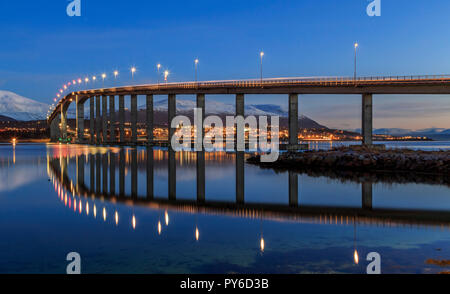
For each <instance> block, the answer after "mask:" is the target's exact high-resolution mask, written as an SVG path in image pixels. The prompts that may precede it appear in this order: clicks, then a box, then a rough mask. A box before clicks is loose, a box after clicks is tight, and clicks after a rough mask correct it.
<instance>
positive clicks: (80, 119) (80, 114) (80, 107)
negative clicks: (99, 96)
mask: <svg viewBox="0 0 450 294" xmlns="http://www.w3.org/2000/svg"><path fill="white" fill-rule="evenodd" d="M78 99H79V95H77V96H76V111H77V115H76V117H77V122H76V125H77V143H84V103H81V102H80V101H79V100H78Z"/></svg>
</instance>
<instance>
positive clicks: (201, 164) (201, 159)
mask: <svg viewBox="0 0 450 294" xmlns="http://www.w3.org/2000/svg"><path fill="white" fill-rule="evenodd" d="M197 201H198V202H205V151H197Z"/></svg>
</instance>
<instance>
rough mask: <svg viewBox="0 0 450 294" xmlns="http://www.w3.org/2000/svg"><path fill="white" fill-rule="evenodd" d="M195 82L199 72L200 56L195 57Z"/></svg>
mask: <svg viewBox="0 0 450 294" xmlns="http://www.w3.org/2000/svg"><path fill="white" fill-rule="evenodd" d="M194 63H195V82H197V72H198V58H197V59H195V61H194Z"/></svg>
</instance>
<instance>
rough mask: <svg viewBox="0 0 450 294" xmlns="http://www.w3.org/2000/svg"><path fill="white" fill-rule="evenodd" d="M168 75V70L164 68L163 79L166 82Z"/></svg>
mask: <svg viewBox="0 0 450 294" xmlns="http://www.w3.org/2000/svg"><path fill="white" fill-rule="evenodd" d="M168 76H169V71H168V70H165V71H164V81H165V82H166V83H167V77H168Z"/></svg>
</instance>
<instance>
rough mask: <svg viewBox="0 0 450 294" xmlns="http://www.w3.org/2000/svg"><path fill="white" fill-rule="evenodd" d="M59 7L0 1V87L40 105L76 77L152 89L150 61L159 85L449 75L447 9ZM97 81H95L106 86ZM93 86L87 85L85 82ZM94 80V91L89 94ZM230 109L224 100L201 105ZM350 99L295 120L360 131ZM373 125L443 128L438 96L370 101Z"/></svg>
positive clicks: (356, 5) (408, 4)
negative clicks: (76, 13)
mask: <svg viewBox="0 0 450 294" xmlns="http://www.w3.org/2000/svg"><path fill="white" fill-rule="evenodd" d="M381 1H382V15H381V16H380V17H369V16H368V15H367V14H366V7H367V5H368V4H369V3H370V1H367V0H345V1H343V0H293V1H275V0H272V1H265V0H226V1H222V0H212V1H211V0H210V1H204V0H201V1H199V0H192V1H186V0H172V1H152V0H148V1H140V0H134V1H132V0H128V1H107V0H81V3H82V16H81V17H72V18H71V17H69V16H67V14H66V6H67V5H68V4H69V2H70V1H67V0H40V1H6V0H2V1H1V2H0V10H1V17H0V38H1V40H2V44H1V46H0V90H8V91H12V92H15V93H17V94H20V95H22V96H25V97H28V98H32V99H35V100H38V101H41V102H45V103H51V102H52V100H53V98H54V97H55V93H56V92H57V91H58V89H59V88H60V87H61V85H63V84H65V83H66V82H68V81H71V80H73V79H75V78H84V77H86V76H89V77H91V76H93V75H100V74H101V73H103V72H105V73H106V74H108V75H109V77H110V78H111V75H112V72H113V71H114V70H116V69H117V70H119V72H120V78H119V80H118V81H117V83H120V84H129V83H131V82H132V81H131V74H130V71H129V69H130V68H131V66H136V67H137V70H138V72H137V73H136V76H135V80H134V83H140V84H142V83H155V82H156V80H157V74H156V64H157V63H161V64H162V65H163V68H164V69H168V70H169V71H170V73H171V75H170V77H169V81H171V82H176V81H189V80H193V79H194V63H193V61H194V59H195V58H199V60H200V64H199V80H226V79H246V78H257V77H258V75H259V52H260V51H261V50H263V51H264V52H265V56H264V77H267V78H269V77H299V76H352V75H353V57H354V51H353V44H354V42H355V41H357V42H358V43H359V49H358V75H364V76H371V75H388V76H389V75H419V74H420V75H422V74H450V50H449V49H450V38H448V37H447V36H448V31H449V29H450V17H449V16H448V13H449V12H450V1H448V0H428V1H423V0H422V1H419V0H381ZM114 83H115V82H114V81H112V80H111V79H109V80H107V81H106V83H105V85H108V86H113V85H114ZM90 86H92V87H95V86H93V85H90ZM100 86H101V84H100V83H99V85H97V87H100ZM209 99H216V100H220V101H225V102H229V103H234V100H233V97H231V96H227V97H209ZM246 103H249V104H256V103H273V104H281V105H287V97H285V96H262V95H259V96H248V99H247V100H246ZM360 103H361V98H360V96H351V95H341V96H338V95H335V96H333V95H331V96H330V95H327V96H315V95H306V96H305V95H303V96H300V112H301V113H302V114H305V115H307V116H309V117H311V118H312V119H314V120H316V121H318V122H319V123H321V124H324V125H326V126H328V127H335V128H343V129H352V128H359V127H360V112H361V110H360ZM374 118H375V120H374V126H375V128H384V127H388V128H394V127H399V128H409V129H420V128H428V127H442V128H450V97H449V96H406V95H405V96H398V95H397V96H395V95H389V96H374Z"/></svg>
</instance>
